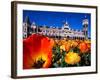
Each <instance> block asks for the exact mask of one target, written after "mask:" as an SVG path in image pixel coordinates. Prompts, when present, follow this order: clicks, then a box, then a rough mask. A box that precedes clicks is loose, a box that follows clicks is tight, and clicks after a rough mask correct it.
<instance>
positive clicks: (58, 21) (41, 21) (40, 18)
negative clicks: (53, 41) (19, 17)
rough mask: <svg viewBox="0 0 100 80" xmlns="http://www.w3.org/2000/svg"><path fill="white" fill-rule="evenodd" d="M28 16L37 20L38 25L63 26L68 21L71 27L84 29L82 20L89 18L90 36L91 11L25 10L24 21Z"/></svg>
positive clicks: (32, 19)
mask: <svg viewBox="0 0 100 80" xmlns="http://www.w3.org/2000/svg"><path fill="white" fill-rule="evenodd" d="M26 16H28V17H29V19H30V22H31V23H32V22H35V23H36V25H38V26H43V25H46V26H54V27H62V25H63V22H66V21H67V22H68V24H69V26H70V28H72V29H75V30H76V29H77V30H82V28H83V27H82V20H83V19H85V18H87V19H88V20H89V26H88V31H89V36H90V32H91V14H89V13H73V12H72V13H71V12H51V11H33V10H23V22H24V20H25V17H26Z"/></svg>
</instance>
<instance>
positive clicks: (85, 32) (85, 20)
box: [82, 18, 88, 39]
mask: <svg viewBox="0 0 100 80" xmlns="http://www.w3.org/2000/svg"><path fill="white" fill-rule="evenodd" d="M82 25H83V34H84V36H85V39H88V19H86V18H85V19H84V20H83V22H82Z"/></svg>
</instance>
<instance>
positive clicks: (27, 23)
mask: <svg viewBox="0 0 100 80" xmlns="http://www.w3.org/2000/svg"><path fill="white" fill-rule="evenodd" d="M30 25H31V23H30V21H29V17H28V16H26V18H25V21H24V23H23V38H27V37H28V36H29V35H30Z"/></svg>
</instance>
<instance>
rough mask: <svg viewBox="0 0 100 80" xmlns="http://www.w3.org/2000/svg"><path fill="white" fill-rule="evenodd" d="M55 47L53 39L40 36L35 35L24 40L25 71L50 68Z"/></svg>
mask: <svg viewBox="0 0 100 80" xmlns="http://www.w3.org/2000/svg"><path fill="white" fill-rule="evenodd" d="M53 45H54V42H53V40H52V39H49V38H48V37H45V36H42V35H38V34H33V35H31V36H30V37H28V38H27V39H24V40H23V69H31V68H48V67H50V65H51V61H52V47H53Z"/></svg>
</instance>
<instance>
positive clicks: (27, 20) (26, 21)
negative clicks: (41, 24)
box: [24, 16, 31, 24]
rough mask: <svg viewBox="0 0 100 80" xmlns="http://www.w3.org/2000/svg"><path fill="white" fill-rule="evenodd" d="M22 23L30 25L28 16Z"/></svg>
mask: <svg viewBox="0 0 100 80" xmlns="http://www.w3.org/2000/svg"><path fill="white" fill-rule="evenodd" d="M24 22H25V23H28V24H31V23H30V20H29V17H28V16H26V17H25V21H24Z"/></svg>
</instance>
